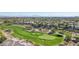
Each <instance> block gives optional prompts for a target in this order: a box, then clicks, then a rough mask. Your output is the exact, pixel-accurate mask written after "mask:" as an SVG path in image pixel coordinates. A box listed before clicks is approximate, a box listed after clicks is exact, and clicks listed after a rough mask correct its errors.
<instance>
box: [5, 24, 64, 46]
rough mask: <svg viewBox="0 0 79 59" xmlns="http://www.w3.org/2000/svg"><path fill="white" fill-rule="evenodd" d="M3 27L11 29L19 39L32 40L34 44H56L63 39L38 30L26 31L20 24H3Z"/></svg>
mask: <svg viewBox="0 0 79 59" xmlns="http://www.w3.org/2000/svg"><path fill="white" fill-rule="evenodd" d="M5 29H11V30H12V31H13V33H12V35H13V36H14V37H18V38H20V39H25V40H27V41H30V42H32V43H33V44H34V45H46V46H51V45H58V44H60V43H62V42H63V41H64V39H63V37H59V36H56V35H48V34H44V33H40V32H28V31H27V30H26V29H24V28H23V27H21V26H17V25H16V26H5Z"/></svg>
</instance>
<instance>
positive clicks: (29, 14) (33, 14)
mask: <svg viewBox="0 0 79 59" xmlns="http://www.w3.org/2000/svg"><path fill="white" fill-rule="evenodd" d="M0 16H15V17H16V16H19V17H22V16H53V17H56V16H57V17H62V16H63V17H71V16H72V17H73V16H79V12H0Z"/></svg>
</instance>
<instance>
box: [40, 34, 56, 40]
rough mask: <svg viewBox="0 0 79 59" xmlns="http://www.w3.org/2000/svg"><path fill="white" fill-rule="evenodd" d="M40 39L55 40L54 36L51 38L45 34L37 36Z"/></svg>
mask: <svg viewBox="0 0 79 59" xmlns="http://www.w3.org/2000/svg"><path fill="white" fill-rule="evenodd" d="M39 38H40V39H45V40H53V39H56V37H55V36H51V35H47V34H44V35H42V36H39Z"/></svg>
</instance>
